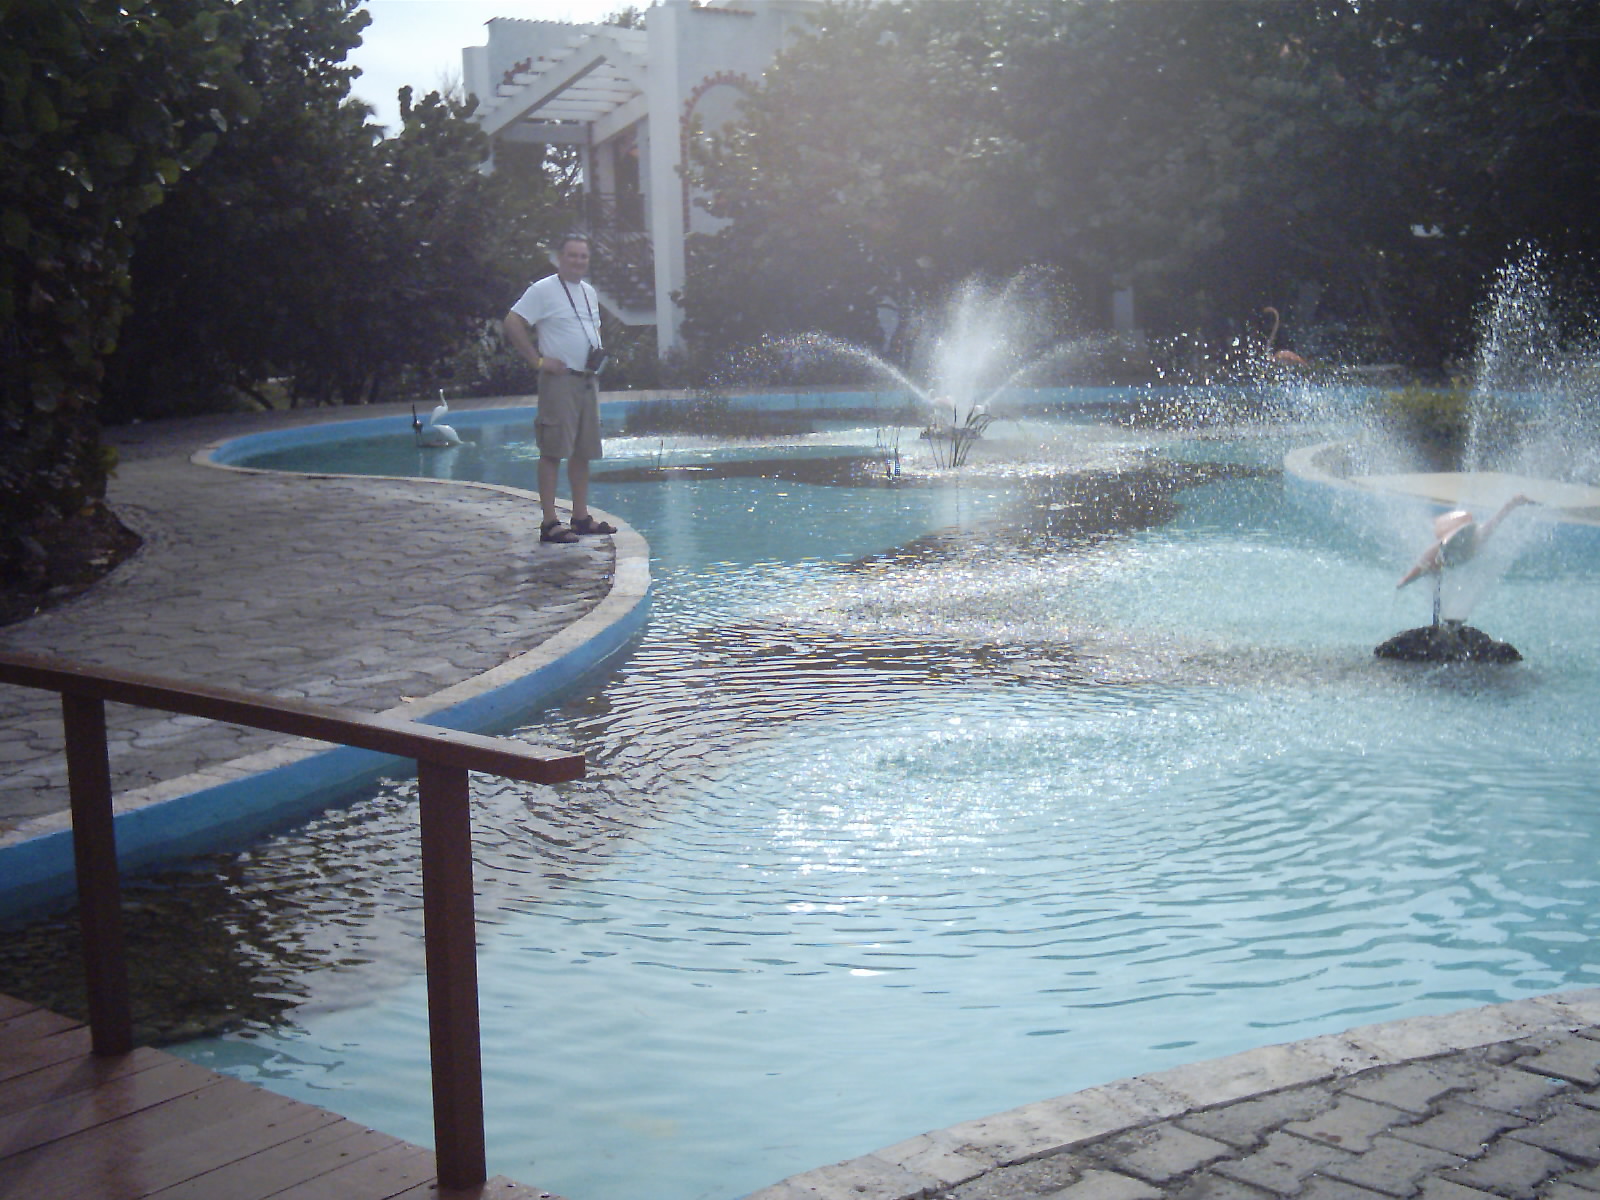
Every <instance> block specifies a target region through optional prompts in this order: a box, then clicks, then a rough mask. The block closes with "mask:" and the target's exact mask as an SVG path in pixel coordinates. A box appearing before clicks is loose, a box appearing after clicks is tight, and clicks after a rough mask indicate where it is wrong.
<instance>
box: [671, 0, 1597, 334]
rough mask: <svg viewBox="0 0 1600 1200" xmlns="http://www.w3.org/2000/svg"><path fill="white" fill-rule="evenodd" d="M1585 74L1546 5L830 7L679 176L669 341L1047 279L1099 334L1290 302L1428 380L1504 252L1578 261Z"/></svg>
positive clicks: (1588, 145) (1374, 0) (1588, 168)
mask: <svg viewBox="0 0 1600 1200" xmlns="http://www.w3.org/2000/svg"><path fill="white" fill-rule="evenodd" d="M1597 52H1600V12H1597V11H1596V10H1595V9H1594V8H1593V6H1583V5H1574V4H1570V3H1562V2H1561V0H1456V2H1453V3H1451V4H1448V5H1446V4H1432V3H1424V2H1422V0H1362V2H1361V3H1359V4H1356V3H1352V2H1349V0H1222V2H1217V3H1204V4H1201V3H1194V2H1192V0H1141V2H1140V3H1127V2H1121V0H971V2H970V3H964V4H959V5H956V4H918V3H914V2H911V3H906V2H902V3H879V4H870V5H867V4H860V3H856V4H841V5H837V6H832V7H829V8H828V9H826V10H825V11H824V13H823V15H822V16H821V17H820V18H819V19H818V20H817V22H816V23H815V26H814V28H813V29H812V30H811V31H810V32H809V33H808V34H807V35H806V36H804V37H802V38H801V39H799V40H798V41H797V42H796V43H795V44H794V45H793V46H792V47H791V48H790V49H789V50H788V51H786V52H785V54H784V55H782V56H781V57H780V59H779V61H778V63H777V64H776V66H775V68H774V69H773V70H772V71H771V72H770V73H769V76H768V78H767V79H766V81H765V82H764V84H763V86H762V87H761V89H760V90H759V92H758V93H757V94H756V95H755V96H754V97H752V98H751V99H750V101H749V102H748V103H747V105H746V109H745V113H744V116H743V119H742V120H741V121H740V122H739V123H738V125H737V127H736V128H734V129H732V130H731V131H729V132H727V133H726V134H725V135H724V136H723V137H721V138H720V139H717V140H715V141H706V142H704V143H703V146H702V150H701V153H700V154H699V155H698V156H697V157H696V159H695V161H694V163H693V165H692V170H691V178H692V182H693V183H694V184H695V185H696V187H697V188H698V190H699V191H700V193H701V194H702V196H703V197H704V199H703V204H704V206H705V207H706V209H707V210H708V211H709V212H710V213H711V214H713V215H714V216H716V217H718V218H721V219H722V221H723V222H724V224H723V225H722V226H721V228H720V229H719V230H718V231H717V232H716V233H714V234H710V235H702V236H700V237H697V238H695V239H693V245H692V261H691V272H690V278H689V283H688V286H687V288H686V290H685V295H684V300H685V304H686V307H687V308H688V311H689V320H688V321H687V322H686V330H687V331H688V332H689V333H690V334H691V336H693V337H694V338H695V339H697V341H698V342H699V343H700V344H701V345H702V346H704V347H713V348H714V347H732V346H735V345H738V344H740V343H742V342H748V341H749V340H750V339H751V337H752V335H754V334H756V333H757V332H758V331H762V330H768V329H774V328H775V329H778V330H796V329H801V328H816V329H821V330H824V331H827V332H830V333H835V334H838V335H841V336H845V337H850V338H852V339H854V340H865V341H869V342H871V341H875V340H877V337H878V325H877V316H878V315H879V314H880V313H882V312H884V311H900V312H902V313H914V312H916V311H917V310H918V309H919V308H922V307H926V306H927V305H928V304H929V303H930V301H931V300H932V299H933V298H934V297H936V296H938V295H940V294H943V293H946V292H948V291H949V289H950V287H951V286H952V284H953V282H954V281H955V280H956V279H959V278H961V277H962V276H964V275H966V274H969V273H972V272H987V273H991V274H1007V273H1010V272H1013V271H1015V270H1016V269H1018V268H1019V267H1020V266H1022V265H1023V264H1042V265H1046V266H1048V267H1050V268H1052V269H1054V270H1055V271H1056V272H1057V273H1058V274H1059V275H1060V277H1062V278H1063V279H1065V280H1067V281H1068V282H1069V283H1070V284H1071V285H1072V286H1073V287H1074V289H1075V290H1076V292H1077V294H1078V298H1079V302H1080V304H1081V305H1082V306H1083V308H1084V310H1085V312H1084V319H1085V321H1086V323H1089V324H1100V323H1102V322H1103V319H1104V318H1103V315H1102V314H1103V313H1104V311H1105V308H1104V306H1105V304H1106V301H1107V298H1108V292H1109V290H1110V289H1112V288H1114V287H1122V286H1128V285H1133V286H1134V287H1135V288H1136V289H1137V292H1138V295H1139V297H1140V301H1141V310H1142V315H1143V317H1144V323H1145V324H1146V325H1147V326H1149V327H1151V328H1152V329H1153V330H1154V331H1156V332H1158V333H1159V332H1177V331H1181V330H1191V329H1193V328H1195V327H1196V326H1197V325H1203V324H1205V323H1207V322H1211V323H1213V324H1214V325H1216V326H1218V327H1222V326H1224V325H1225V323H1227V322H1229V321H1232V322H1233V324H1234V326H1235V327H1237V326H1238V325H1239V324H1241V323H1242V322H1243V321H1245V320H1248V319H1250V318H1251V317H1252V316H1253V315H1254V314H1257V313H1259V310H1260V308H1261V307H1262V305H1263V304H1267V303H1273V304H1277V305H1279V306H1284V307H1293V306H1294V305H1295V303H1296V300H1297V299H1298V298H1302V297H1304V298H1307V302H1306V303H1305V304H1303V305H1302V306H1301V307H1302V309H1303V311H1302V314H1301V315H1302V318H1305V317H1307V316H1309V315H1310V309H1311V307H1312V303H1311V302H1312V301H1314V302H1315V308H1316V310H1317V313H1318V315H1319V317H1320V318H1321V320H1322V323H1323V326H1324V328H1326V329H1330V330H1333V329H1341V328H1342V329H1344V330H1346V331H1358V332H1359V333H1360V335H1361V339H1362V341H1363V344H1364V345H1365V347H1366V348H1367V350H1368V351H1370V352H1372V353H1378V354H1383V355H1385V356H1389V357H1396V358H1401V359H1409V360H1412V361H1416V362H1422V363H1437V362H1439V361H1440V360H1441V359H1442V358H1444V357H1445V356H1447V355H1449V354H1452V353H1458V352H1459V351H1460V350H1461V348H1462V345H1463V342H1464V341H1465V339H1466V338H1467V336H1468V334H1469V320H1470V315H1471V312H1472V309H1473V305H1474V302H1475V300H1476V299H1477V297H1478V296H1480V295H1481V294H1482V292H1483V290H1484V289H1485V286H1486V282H1487V280H1488V279H1489V277H1490V276H1491V275H1492V272H1493V270H1494V269H1495V267H1496V266H1497V265H1498V264H1499V263H1500V262H1502V261H1504V259H1505V257H1506V256H1507V254H1508V253H1509V252H1511V250H1512V248H1513V247H1514V246H1515V245H1516V244H1517V243H1518V242H1520V241H1535V242H1538V243H1540V244H1543V245H1546V246H1548V247H1551V248H1552V249H1554V250H1556V251H1558V252H1559V253H1558V254H1557V255H1556V257H1558V258H1559V257H1561V256H1562V255H1567V256H1575V255H1579V254H1581V253H1583V252H1584V251H1585V250H1586V249H1587V247H1588V246H1591V245H1593V244H1594V234H1595V233H1596V232H1597V231H1596V229H1595V225H1596V221H1597V219H1600V218H1597V216H1596V214H1595V210H1594V207H1593V205H1592V204H1591V203H1590V202H1589V196H1590V195H1591V194H1592V187H1593V181H1594V178H1595V173H1596V156H1597V150H1596V148H1595V147H1596V145H1597V144H1600V143H1597V142H1596V139H1595V137H1594V134H1595V119H1596V115H1597V114H1600V96H1597V95H1596V89H1597V86H1600V62H1597V57H1596V55H1597ZM1585 269H1587V268H1585ZM1342 350H1343V352H1346V353H1357V352H1360V351H1359V350H1358V348H1356V347H1354V346H1352V345H1351V344H1349V343H1347V344H1345V345H1344V346H1343V347H1342Z"/></svg>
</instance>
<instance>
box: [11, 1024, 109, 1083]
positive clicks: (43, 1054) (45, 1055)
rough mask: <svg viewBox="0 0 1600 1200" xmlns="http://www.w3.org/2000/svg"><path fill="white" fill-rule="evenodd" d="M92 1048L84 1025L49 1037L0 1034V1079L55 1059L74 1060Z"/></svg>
mask: <svg viewBox="0 0 1600 1200" xmlns="http://www.w3.org/2000/svg"><path fill="white" fill-rule="evenodd" d="M90 1049H91V1046H90V1038H89V1030H88V1028H87V1027H85V1026H82V1025H80V1026H78V1027H77V1028H75V1029H68V1030H66V1031H65V1032H63V1033H56V1034H51V1035H50V1036H49V1037H42V1038H32V1039H28V1040H22V1041H12V1040H9V1039H7V1038H6V1037H5V1036H4V1035H3V1034H0V1079H14V1078H15V1077H17V1076H18V1075H26V1074H27V1073H29V1072H30V1071H37V1070H39V1069H40V1068H42V1067H48V1066H51V1065H53V1064H55V1063H64V1062H76V1061H78V1060H80V1059H82V1058H83V1057H84V1056H85V1055H87V1054H88V1053H89V1051H90Z"/></svg>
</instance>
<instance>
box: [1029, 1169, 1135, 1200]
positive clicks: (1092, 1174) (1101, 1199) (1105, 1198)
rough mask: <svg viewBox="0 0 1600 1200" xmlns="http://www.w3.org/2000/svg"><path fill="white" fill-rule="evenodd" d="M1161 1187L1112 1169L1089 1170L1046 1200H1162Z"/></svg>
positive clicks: (1045, 1199)
mask: <svg viewBox="0 0 1600 1200" xmlns="http://www.w3.org/2000/svg"><path fill="white" fill-rule="evenodd" d="M1161 1198H1162V1192H1161V1189H1160V1188H1157V1187H1152V1186H1151V1185H1150V1184H1148V1183H1145V1182H1144V1181H1142V1180H1139V1179H1131V1178H1129V1177H1128V1176H1126V1175H1118V1174H1116V1173H1115V1172H1112V1171H1088V1172H1085V1173H1084V1176H1083V1178H1082V1179H1080V1180H1078V1182H1077V1183H1074V1184H1072V1185H1071V1186H1069V1187H1064V1188H1062V1189H1061V1190H1060V1191H1058V1192H1051V1193H1049V1195H1048V1196H1047V1197H1045V1198H1044V1200H1161Z"/></svg>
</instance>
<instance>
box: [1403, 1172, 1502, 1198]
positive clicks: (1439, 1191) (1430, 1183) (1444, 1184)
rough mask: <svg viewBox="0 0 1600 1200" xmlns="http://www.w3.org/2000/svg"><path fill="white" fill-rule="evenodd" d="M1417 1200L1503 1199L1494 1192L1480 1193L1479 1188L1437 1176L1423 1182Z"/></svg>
mask: <svg viewBox="0 0 1600 1200" xmlns="http://www.w3.org/2000/svg"><path fill="white" fill-rule="evenodd" d="M1417 1200H1502V1198H1501V1197H1496V1196H1495V1194H1494V1193H1493V1192H1480V1191H1479V1190H1478V1189H1477V1188H1470V1187H1467V1186H1466V1185H1464V1184H1460V1183H1452V1182H1451V1181H1450V1180H1448V1179H1440V1178H1438V1177H1437V1176H1435V1177H1434V1178H1432V1179H1425V1180H1423V1181H1422V1190H1421V1191H1420V1192H1418V1193H1417Z"/></svg>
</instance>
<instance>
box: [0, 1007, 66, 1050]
mask: <svg viewBox="0 0 1600 1200" xmlns="http://www.w3.org/2000/svg"><path fill="white" fill-rule="evenodd" d="M82 1026H83V1022H82V1021H74V1020H73V1019H72V1018H71V1017H63V1016H60V1015H59V1014H57V1013H53V1012H51V1011H50V1010H49V1009H47V1008H33V1009H29V1010H28V1011H26V1012H21V1013H18V1014H17V1015H16V1016H14V1017H7V1018H6V1019H5V1020H4V1021H0V1041H7V1042H9V1041H13V1040H16V1041H23V1042H29V1041H33V1040H34V1039H36V1038H42V1037H49V1036H50V1035H51V1034H52V1033H67V1032H69V1031H71V1030H74V1029H79V1028H82Z"/></svg>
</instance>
